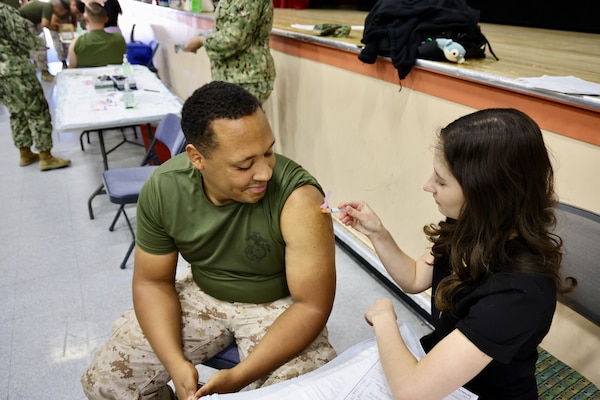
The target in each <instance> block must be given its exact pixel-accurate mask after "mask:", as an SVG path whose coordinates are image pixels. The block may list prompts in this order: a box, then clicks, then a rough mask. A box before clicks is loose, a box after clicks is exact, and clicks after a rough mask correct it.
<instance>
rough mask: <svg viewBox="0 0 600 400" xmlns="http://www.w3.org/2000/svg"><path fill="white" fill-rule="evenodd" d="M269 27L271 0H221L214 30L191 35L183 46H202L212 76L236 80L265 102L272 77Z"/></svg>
mask: <svg viewBox="0 0 600 400" xmlns="http://www.w3.org/2000/svg"><path fill="white" fill-rule="evenodd" d="M272 27H273V3H272V0H221V1H220V2H219V5H218V6H217V8H216V10H215V25H214V29H213V31H212V32H211V33H209V34H206V35H202V36H195V37H193V38H191V39H190V40H189V41H188V42H187V43H186V45H185V50H186V51H191V52H196V51H197V50H198V49H199V48H201V47H202V46H204V48H205V49H206V54H207V55H208V58H209V59H210V70H211V74H212V80H214V81H225V82H230V83H236V84H238V85H240V86H242V87H243V88H245V89H246V90H248V91H249V92H250V93H252V94H253V95H255V96H256V97H257V98H258V100H259V101H260V102H261V103H262V104H264V102H265V101H267V99H268V98H269V96H270V95H271V92H272V91H273V82H274V81H275V64H274V62H273V57H272V56H271V49H270V44H269V38H270V35H271V28H272Z"/></svg>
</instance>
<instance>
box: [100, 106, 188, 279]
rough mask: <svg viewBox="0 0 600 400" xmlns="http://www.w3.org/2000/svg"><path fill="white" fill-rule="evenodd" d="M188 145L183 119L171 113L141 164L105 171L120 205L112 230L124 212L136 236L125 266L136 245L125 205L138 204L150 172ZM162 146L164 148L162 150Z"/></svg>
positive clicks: (109, 189) (112, 196)
mask: <svg viewBox="0 0 600 400" xmlns="http://www.w3.org/2000/svg"><path fill="white" fill-rule="evenodd" d="M184 147H185V137H184V135H183V131H182V130H181V120H180V118H179V117H178V116H177V115H175V114H168V115H167V116H165V117H164V118H163V119H162V120H161V121H160V123H159V124H158V126H157V128H156V133H155V135H154V138H153V139H152V141H151V143H150V145H149V147H148V152H147V153H146V156H145V157H144V160H143V161H142V164H141V166H139V167H126V168H114V169H108V170H106V171H104V173H103V174H102V179H103V181H104V190H105V192H106V193H107V194H108V197H109V199H110V201H111V203H114V204H118V205H119V206H120V207H119V210H118V211H117V215H115V218H114V219H113V221H112V223H111V225H110V227H109V228H108V230H109V231H111V232H112V231H113V230H114V228H115V224H116V223H117V220H118V219H119V217H120V216H121V215H123V217H124V218H125V222H127V226H128V227H129V230H130V231H131V235H132V236H133V240H132V242H131V245H130V246H129V249H128V250H127V254H126V255H125V258H124V259H123V261H122V262H121V269H125V265H126V264H127V260H128V259H129V256H130V255H131V252H132V251H133V248H134V247H135V232H134V230H133V227H132V225H131V222H130V221H129V218H128V216H127V213H126V212H125V206H126V205H128V204H136V203H137V200H138V197H139V194H140V190H141V189H142V186H143V185H144V182H146V180H147V179H148V177H149V176H150V174H152V172H154V170H155V169H156V168H158V165H159V164H160V163H161V162H164V161H166V160H167V159H169V158H171V157H173V156H175V155H176V154H179V153H180V152H181V151H182V150H183V149H184ZM161 149H162V150H163V151H162V152H161ZM165 150H166V151H165ZM165 153H167V155H166V156H165V155H164V154H165ZM161 155H162V157H161Z"/></svg>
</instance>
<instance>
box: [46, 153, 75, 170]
mask: <svg viewBox="0 0 600 400" xmlns="http://www.w3.org/2000/svg"><path fill="white" fill-rule="evenodd" d="M69 165H71V160H64V159H62V158H56V157H54V156H53V155H52V154H50V150H48V151H40V171H49V170H51V169H56V168H63V167H67V166H69Z"/></svg>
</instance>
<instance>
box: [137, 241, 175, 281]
mask: <svg viewBox="0 0 600 400" xmlns="http://www.w3.org/2000/svg"><path fill="white" fill-rule="evenodd" d="M177 256H178V253H177V252H176V251H175V252H173V253H169V254H164V255H156V254H150V253H148V252H146V251H144V250H142V249H141V248H140V247H138V246H136V247H135V261H134V275H133V279H134V284H135V283H136V282H138V283H139V282H142V281H143V282H164V283H167V282H174V281H175V273H176V272H177Z"/></svg>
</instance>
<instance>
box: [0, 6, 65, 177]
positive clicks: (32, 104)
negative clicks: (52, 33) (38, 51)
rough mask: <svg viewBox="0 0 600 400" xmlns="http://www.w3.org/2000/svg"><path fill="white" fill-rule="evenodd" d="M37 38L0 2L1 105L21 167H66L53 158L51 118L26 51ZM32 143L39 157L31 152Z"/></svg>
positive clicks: (19, 17) (16, 12) (11, 8)
mask: <svg viewBox="0 0 600 400" xmlns="http://www.w3.org/2000/svg"><path fill="white" fill-rule="evenodd" d="M38 40H39V38H38V37H37V36H34V35H31V34H30V32H29V28H28V26H27V21H26V20H25V18H23V17H22V16H21V15H20V14H19V12H18V11H17V10H16V9H15V8H13V7H11V6H8V5H6V4H4V3H0V102H2V103H3V104H4V105H5V106H6V108H8V111H9V112H10V127H11V130H12V137H13V142H14V144H15V147H17V148H18V149H19V150H20V152H21V159H20V165H21V166H27V165H30V164H33V163H34V162H36V161H38V160H39V162H40V164H39V167H40V170H42V171H46V170H50V169H55V168H61V167H66V166H67V165H69V164H71V161H70V160H63V159H61V158H56V157H54V156H52V154H51V153H50V150H51V149H52V119H51V117H50V110H49V109H48V102H47V101H46V97H45V96H44V91H43V89H42V85H41V84H40V81H38V79H37V76H36V72H35V68H34V67H33V65H32V64H31V62H30V60H29V51H30V50H31V49H32V48H34V47H35V46H37V44H38ZM34 142H35V147H36V149H37V150H38V151H39V152H40V153H39V154H37V153H33V152H32V151H31V146H32V145H33V143H34Z"/></svg>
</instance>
